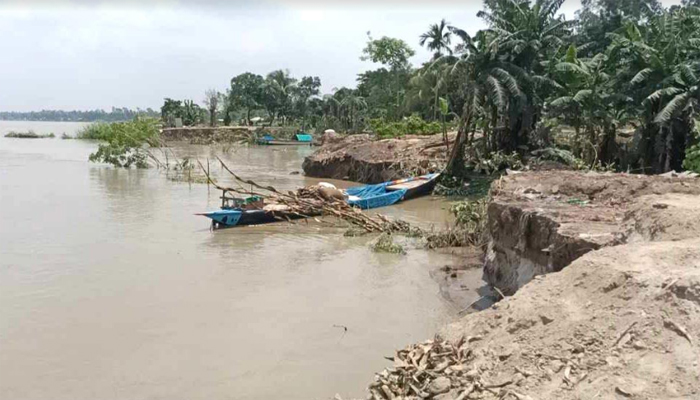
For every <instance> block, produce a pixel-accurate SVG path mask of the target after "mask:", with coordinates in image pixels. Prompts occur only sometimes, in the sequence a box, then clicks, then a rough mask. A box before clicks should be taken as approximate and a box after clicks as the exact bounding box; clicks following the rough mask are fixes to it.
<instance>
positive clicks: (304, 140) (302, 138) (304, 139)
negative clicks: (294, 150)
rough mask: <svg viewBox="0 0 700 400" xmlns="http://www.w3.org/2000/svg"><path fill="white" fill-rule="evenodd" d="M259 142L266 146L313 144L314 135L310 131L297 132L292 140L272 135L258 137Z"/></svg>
mask: <svg viewBox="0 0 700 400" xmlns="http://www.w3.org/2000/svg"><path fill="white" fill-rule="evenodd" d="M258 144H262V145H266V146H313V136H311V135H309V134H308V133H297V134H296V135H294V136H293V137H292V140H277V139H275V138H274V137H272V136H270V135H265V136H263V137H262V138H260V139H258Z"/></svg>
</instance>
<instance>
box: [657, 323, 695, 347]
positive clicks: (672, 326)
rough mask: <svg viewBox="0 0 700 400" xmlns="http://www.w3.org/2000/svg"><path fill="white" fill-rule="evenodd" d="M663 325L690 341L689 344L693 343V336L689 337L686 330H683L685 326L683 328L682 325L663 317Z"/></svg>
mask: <svg viewBox="0 0 700 400" xmlns="http://www.w3.org/2000/svg"><path fill="white" fill-rule="evenodd" d="M664 326H665V327H667V328H669V329H671V330H673V331H675V332H676V333H678V334H680V335H681V336H683V337H684V338H686V339H687V340H688V343H690V344H691V345H692V344H693V338H691V337H690V335H689V334H688V331H687V330H685V328H683V327H682V326H680V325H678V324H677V323H675V322H673V320H671V319H668V318H666V319H664Z"/></svg>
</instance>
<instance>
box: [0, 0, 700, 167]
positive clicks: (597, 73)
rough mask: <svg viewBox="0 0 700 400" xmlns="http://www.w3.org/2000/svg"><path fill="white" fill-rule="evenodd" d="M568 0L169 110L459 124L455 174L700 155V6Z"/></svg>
mask: <svg viewBox="0 0 700 400" xmlns="http://www.w3.org/2000/svg"><path fill="white" fill-rule="evenodd" d="M562 4H563V0H485V1H484V8H483V10H482V11H480V12H479V13H478V16H479V17H480V18H482V19H483V20H484V21H485V22H486V24H487V27H486V28H485V29H483V30H480V31H478V32H475V33H473V34H470V33H468V32H467V30H466V29H464V28H465V27H464V26H462V27H460V26H459V25H458V24H452V23H450V22H448V20H447V19H442V20H440V21H439V22H437V23H434V24H430V25H428V26H426V28H427V30H426V31H425V32H422V33H421V32H416V44H418V45H421V46H425V47H426V48H427V49H429V50H430V51H431V52H432V53H433V54H432V57H431V58H430V60H428V61H427V62H425V63H423V64H422V65H412V64H411V58H412V57H413V56H414V55H415V50H414V49H413V48H411V44H410V43H406V42H404V41H403V40H400V39H397V38H391V37H386V36H383V37H380V38H375V37H373V36H372V35H370V34H368V38H367V43H366V46H365V47H364V48H363V50H362V53H361V54H359V55H357V56H359V57H360V58H361V59H362V60H364V61H366V62H368V63H373V64H374V65H375V67H374V69H370V70H367V71H365V72H362V73H359V74H358V76H357V86H356V87H355V88H348V87H341V88H337V89H334V90H333V91H332V93H326V94H322V93H321V92H320V88H321V81H320V79H319V78H318V77H315V76H302V77H295V76H292V75H291V74H290V72H289V71H287V70H284V69H279V70H275V71H272V72H270V73H268V74H267V75H258V74H255V73H252V72H245V73H242V74H240V75H237V76H235V77H233V78H232V79H231V80H230V82H228V83H227V87H226V90H225V93H220V92H218V91H216V90H209V91H207V92H206V93H205V97H204V105H205V106H203V107H200V106H199V105H197V104H196V103H195V102H194V101H192V100H184V101H183V100H175V99H169V98H167V99H165V101H164V104H163V106H162V107H161V110H160V111H161V118H162V120H163V124H164V125H165V126H174V125H175V123H176V121H178V119H179V120H181V121H182V124H183V125H186V126H190V125H197V124H208V125H212V126H213V125H217V124H218V122H219V121H223V123H224V124H225V125H228V124H246V125H252V124H256V123H262V124H265V125H273V124H277V125H283V126H293V127H299V129H303V130H311V129H313V130H315V131H316V132H321V131H323V130H325V129H335V130H336V131H344V132H346V133H358V132H366V131H372V132H374V133H376V134H377V135H378V136H379V137H396V136H402V135H405V134H409V133H410V134H434V133H438V132H442V133H443V135H445V134H446V131H447V128H448V126H450V127H454V128H455V129H456V131H457V136H456V138H455V142H454V145H452V146H451V148H450V155H449V156H450V157H449V162H448V165H447V170H448V171H447V172H448V173H450V174H452V175H455V176H461V175H463V174H464V173H465V170H466V169H468V168H465V166H469V164H471V166H472V167H476V168H477V169H481V170H486V171H488V170H492V169H497V168H503V166H504V165H512V164H514V163H515V164H517V160H516V159H515V158H516V157H517V158H519V160H521V161H522V160H525V159H528V158H530V155H531V153H532V152H533V151H539V150H543V149H556V151H560V150H561V151H567V152H568V153H569V154H570V155H571V157H570V158H571V160H573V161H575V163H577V164H578V165H579V166H580V167H581V168H591V167H593V168H609V167H610V166H613V165H614V166H615V168H618V169H621V170H630V171H643V172H646V173H660V172H665V171H669V170H672V169H674V170H680V169H681V168H683V167H684V166H685V167H686V168H688V166H694V165H696V163H695V161H693V160H694V159H695V157H697V156H696V155H697V147H696V146H697V143H698V138H697V137H696V135H695V133H694V132H695V124H696V123H695V117H696V114H697V113H698V111H699V110H700V8H698V5H699V4H698V2H696V1H684V2H682V3H681V4H680V5H674V6H672V7H669V8H664V7H663V6H662V5H661V4H660V3H659V2H658V1H657V0H626V1H623V2H618V1H613V0H584V1H582V8H581V9H580V10H579V11H578V12H577V13H576V14H575V18H574V19H566V18H565V17H564V16H563V15H562V14H561V10H560V8H561V6H562ZM446 17H449V16H446ZM454 22H456V21H454ZM116 110H119V109H115V110H113V112H112V113H116V112H117V111H116ZM129 112H131V111H128V110H127V111H125V110H121V111H119V113H122V114H124V116H126V114H127V113H129ZM146 112H152V110H150V111H149V110H146ZM97 114H99V113H97ZM3 115H9V114H7V113H3V114H0V118H3ZM129 115H130V116H131V114H129ZM57 118H62V117H61V116H57ZM90 118H97V116H91V117H90ZM467 152H468V153H467ZM558 154H559V155H562V154H563V153H558ZM546 155H547V156H556V154H554V153H551V152H549V153H547V154H546ZM475 156H476V158H475ZM566 157H567V158H569V157H568V155H567V156H566ZM686 157H690V160H689V161H687V162H684V160H685V159H686Z"/></svg>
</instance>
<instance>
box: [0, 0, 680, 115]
mask: <svg viewBox="0 0 700 400" xmlns="http://www.w3.org/2000/svg"><path fill="white" fill-rule="evenodd" d="M679 2H680V0H677V1H663V3H664V5H666V6H668V5H670V4H676V3H679ZM579 6H580V2H579V1H578V0H567V1H566V3H565V4H564V6H563V7H562V12H563V13H565V14H566V15H567V17H573V13H574V11H575V10H576V9H577V8H578V7H579ZM481 8H482V2H481V0H461V1H452V2H451V1H446V0H432V1H420V2H416V1H393V2H385V1H381V0H376V1H369V0H363V1H354V2H338V1H336V2H332V1H330V0H327V1H320V0H319V1H311V2H308V1H307V2H298V1H297V2H283V1H267V2H260V1H258V2H255V3H253V2H243V1H223V0H221V1H217V0H208V1H197V0H189V1H186V2H182V1H147V0H143V1H138V2H136V1H132V2H123V1H122V2H119V3H117V2H94V1H87V0H79V1H67V2H56V1H53V2H51V3H48V2H43V3H42V2H34V1H31V0H24V1H21V2H9V3H8V2H7V1H3V0H0V54H2V56H1V57H0V110H2V111H29V110H39V109H65V110H68V109H94V108H104V109H110V108H111V107H112V106H117V107H131V108H135V107H141V108H147V107H152V108H154V109H157V108H159V107H160V105H161V104H162V101H163V98H164V97H171V98H176V99H184V98H190V99H193V100H195V101H196V102H199V103H201V102H202V99H203V97H204V96H203V94H204V91H205V90H206V89H207V88H215V89H217V90H220V91H224V90H225V89H226V87H227V86H228V84H229V81H230V79H231V78H232V77H233V76H235V75H237V74H240V73H243V72H246V71H251V72H254V73H258V74H261V75H264V74H266V73H268V72H270V71H272V70H274V69H280V68H283V69H284V68H286V69H289V70H290V72H291V73H292V75H293V76H295V77H301V76H304V75H314V76H319V77H320V78H321V82H322V83H323V87H322V90H323V92H325V93H328V92H331V91H332V90H333V88H336V87H341V86H350V87H354V86H355V79H356V76H357V73H358V72H361V71H364V70H367V69H372V68H376V67H377V66H376V65H372V64H371V63H370V62H363V61H361V60H360V58H359V57H360V55H361V52H362V48H363V47H364V45H365V43H366V41H367V31H371V32H372V36H373V37H375V38H379V37H381V36H391V37H397V38H401V39H403V40H405V41H406V42H407V43H408V44H409V45H410V46H411V47H413V48H414V49H415V50H416V56H415V57H414V58H413V60H412V61H413V63H414V64H420V63H421V62H424V61H425V60H427V59H428V58H429V57H430V55H429V53H428V52H427V51H426V50H424V49H421V48H419V46H418V36H419V35H420V34H421V33H422V32H424V31H425V30H427V28H428V25H430V24H432V23H435V22H438V21H439V20H440V19H441V18H446V19H447V20H448V22H450V23H451V24H453V25H457V26H459V27H462V28H463V29H466V30H467V31H469V32H471V33H473V32H475V31H476V30H478V29H480V28H483V27H484V23H483V22H482V21H481V20H479V19H478V18H477V17H476V13H477V12H478V11H479V10H480V9H481Z"/></svg>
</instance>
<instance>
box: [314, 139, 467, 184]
mask: <svg viewBox="0 0 700 400" xmlns="http://www.w3.org/2000/svg"><path fill="white" fill-rule="evenodd" d="M449 138H450V140H453V139H454V135H450V136H449ZM446 160H447V150H446V147H445V143H444V141H443V139H442V135H433V136H413V135H409V136H405V137H402V138H392V139H382V140H372V139H371V138H370V136H369V135H366V134H359V135H349V136H345V137H336V138H333V140H323V146H322V147H321V148H319V149H318V150H317V151H316V152H314V153H313V154H312V155H310V156H308V157H306V159H304V163H303V165H302V167H303V168H304V173H305V174H306V175H307V176H312V177H316V178H331V179H344V180H351V181H355V182H364V183H380V182H386V181H391V180H394V179H400V178H405V177H407V176H415V175H423V174H427V173H432V172H437V171H439V170H441V169H442V167H443V166H444V165H445V163H446Z"/></svg>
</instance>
